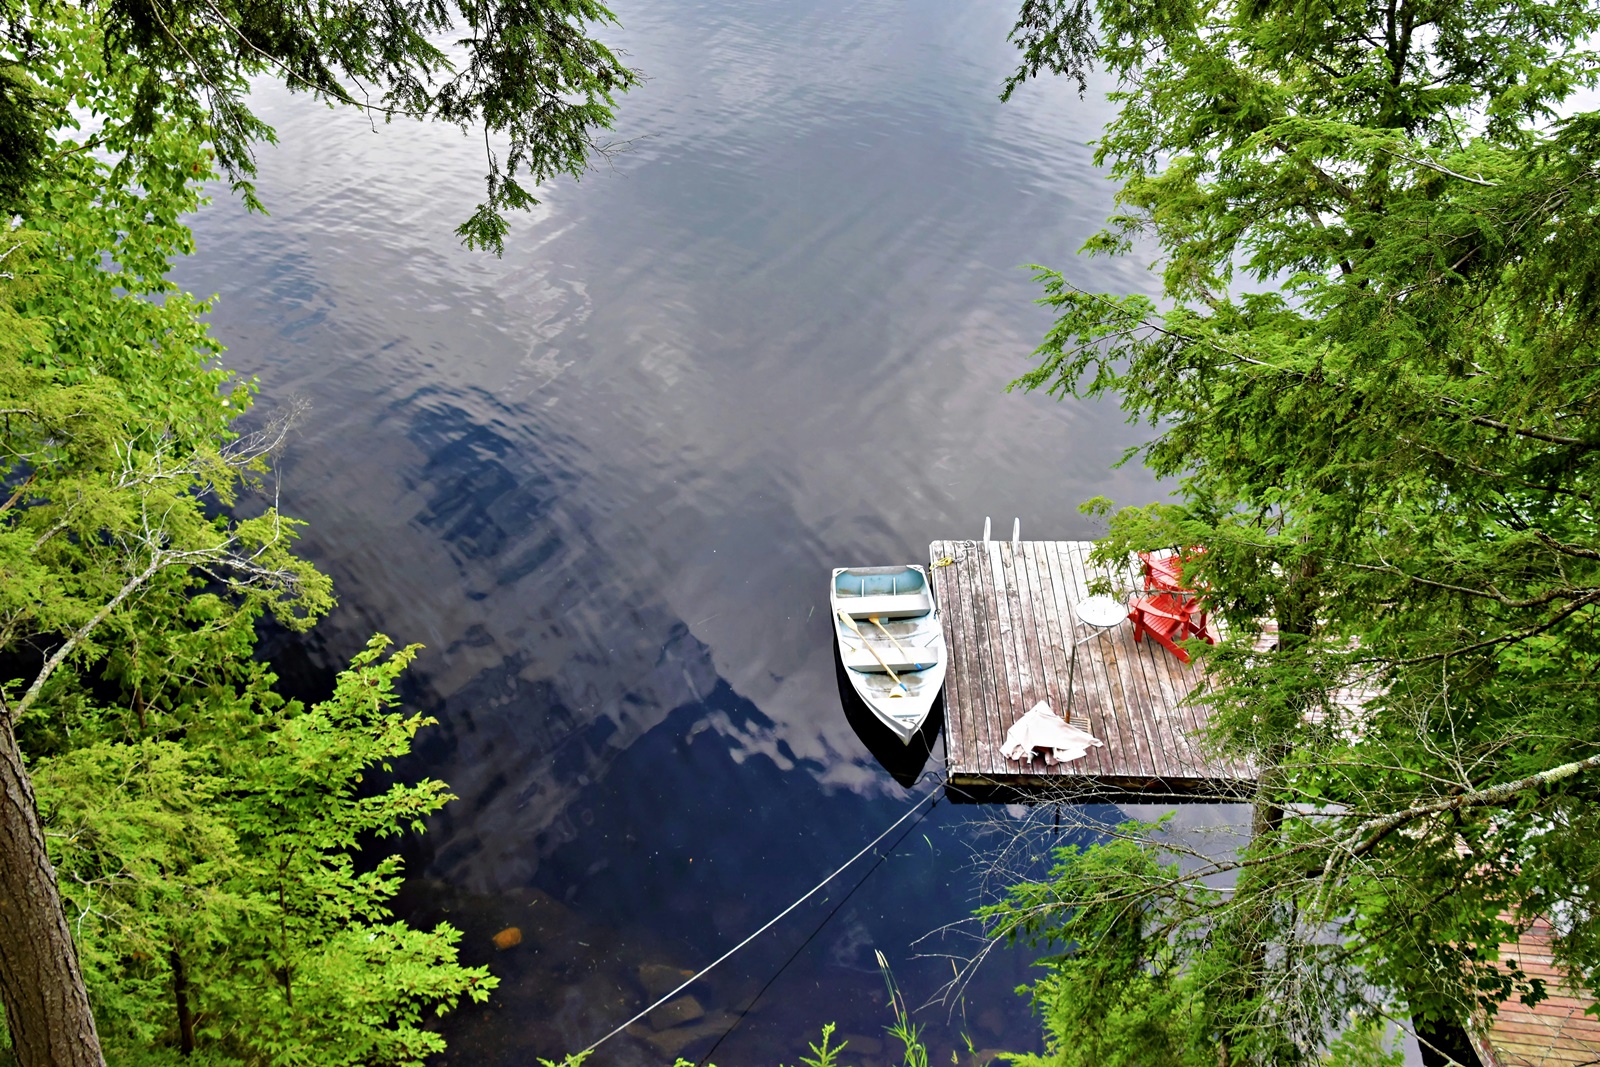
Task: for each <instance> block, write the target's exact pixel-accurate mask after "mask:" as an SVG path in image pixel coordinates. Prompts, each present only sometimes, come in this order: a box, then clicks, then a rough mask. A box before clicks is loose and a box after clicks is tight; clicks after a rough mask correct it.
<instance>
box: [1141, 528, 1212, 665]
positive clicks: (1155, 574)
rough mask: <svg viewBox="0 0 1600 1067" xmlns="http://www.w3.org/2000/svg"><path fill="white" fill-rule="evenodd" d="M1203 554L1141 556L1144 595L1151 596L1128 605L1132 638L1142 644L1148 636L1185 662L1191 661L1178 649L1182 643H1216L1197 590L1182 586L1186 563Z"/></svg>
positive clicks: (1190, 551)
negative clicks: (1188, 559) (1195, 639)
mask: <svg viewBox="0 0 1600 1067" xmlns="http://www.w3.org/2000/svg"><path fill="white" fill-rule="evenodd" d="M1203 551H1205V549H1203V548H1189V549H1185V550H1184V551H1183V552H1181V553H1179V554H1177V555H1172V556H1163V557H1160V558H1157V557H1155V556H1153V555H1151V554H1150V553H1149V552H1141V553H1139V560H1140V562H1141V563H1142V564H1143V565H1144V566H1143V569H1144V587H1145V592H1146V593H1148V594H1149V595H1148V596H1143V597H1136V598H1135V599H1134V600H1132V601H1131V602H1130V603H1129V604H1128V617H1129V618H1131V619H1132V620H1133V639H1134V640H1135V641H1142V640H1144V638H1145V636H1146V635H1148V636H1149V637H1150V638H1151V639H1152V640H1154V641H1155V642H1156V643H1157V644H1160V645H1162V646H1163V647H1165V648H1166V649H1167V650H1168V651H1169V652H1171V653H1172V654H1173V655H1174V656H1177V657H1178V659H1179V660H1180V661H1181V662H1183V663H1188V662H1189V654H1188V653H1187V652H1185V651H1184V650H1183V649H1181V648H1179V647H1178V642H1179V641H1185V640H1188V639H1189V638H1191V637H1198V638H1200V639H1202V640H1203V641H1205V642H1206V644H1208V645H1214V644H1216V640H1215V639H1214V638H1213V637H1212V636H1211V632H1210V627H1209V625H1208V623H1209V619H1208V617H1207V613H1206V609H1205V605H1204V603H1203V602H1202V601H1201V600H1200V597H1199V596H1197V595H1196V594H1195V592H1194V590H1192V589H1189V588H1186V587H1185V586H1184V584H1183V562H1184V560H1185V559H1187V558H1189V557H1191V556H1193V555H1194V554H1195V553H1198V552H1203Z"/></svg>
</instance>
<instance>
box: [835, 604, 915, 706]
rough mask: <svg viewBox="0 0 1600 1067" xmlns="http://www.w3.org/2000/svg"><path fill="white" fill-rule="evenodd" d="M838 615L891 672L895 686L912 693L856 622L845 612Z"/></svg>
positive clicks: (873, 656)
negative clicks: (857, 626)
mask: <svg viewBox="0 0 1600 1067" xmlns="http://www.w3.org/2000/svg"><path fill="white" fill-rule="evenodd" d="M838 615H839V618H840V619H841V620H842V621H843V622H844V624H845V625H846V626H848V627H850V632H851V633H853V634H855V635H856V636H857V637H859V638H861V643H862V644H863V645H866V646H867V651H868V652H871V653H872V658H873V659H875V660H877V661H878V666H880V667H882V668H883V669H884V670H886V671H888V672H889V677H890V678H892V679H893V680H894V684H895V685H898V686H899V687H900V688H901V689H905V691H906V692H908V693H909V692H911V690H910V689H907V688H906V683H904V682H902V681H901V680H900V676H899V675H898V674H896V673H894V668H893V667H891V666H889V665H888V664H887V663H885V662H884V659H883V657H882V656H880V655H878V650H877V649H875V648H873V647H872V642H871V641H868V640H867V635H866V634H864V633H862V632H861V631H860V630H859V629H857V628H856V624H855V620H854V619H852V618H850V616H848V615H846V614H845V613H844V612H843V611H840V612H839V613H838Z"/></svg>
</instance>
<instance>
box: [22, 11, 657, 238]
mask: <svg viewBox="0 0 1600 1067" xmlns="http://www.w3.org/2000/svg"><path fill="white" fill-rule="evenodd" d="M614 22H615V19H614V18H613V17H612V15H611V12H610V11H608V10H607V9H606V8H605V7H604V6H603V5H602V4H600V3H598V2H595V0H457V2H453V3H452V2H447V0H423V2H411V0H359V2H355V3H344V4H338V5H335V6H329V5H327V4H321V3H311V2H304V0H294V2H287V0H170V2H164V3H160V4H156V3H147V2H144V0H95V2H91V3H85V4H63V3H59V2H57V0H9V2H8V3H7V4H6V5H5V7H4V8H0V133H5V134H6V136H5V137H0V144H3V145H4V149H3V150H0V208H4V207H5V205H6V203H8V194H7V190H9V189H15V188H19V187H20V186H21V185H23V184H25V179H26V177H27V176H28V175H29V174H32V173H35V172H38V171H45V172H50V171H54V170H55V169H56V168H57V167H59V166H61V165H63V164H64V163H66V162H69V161H71V160H72V159H73V158H74V154H75V153H77V152H78V150H79V148H80V146H78V145H74V144H72V143H70V142H69V143H66V144H52V143H51V137H50V136H49V134H50V133H54V132H57V131H59V130H62V129H65V128H71V127H74V126H75V125H76V122H77V118H76V116H78V115H79V114H82V113H87V114H88V115H90V116H92V118H93V120H94V128H93V129H92V131H91V133H90V135H89V137H88V138H87V142H86V143H87V145H88V146H90V147H92V148H94V149H95V150H96V151H97V152H99V153H111V154H112V155H114V156H121V157H122V159H123V161H124V162H125V163H126V162H127V161H128V160H130V159H133V160H136V161H137V162H136V163H135V164H134V166H135V168H136V169H137V168H140V167H145V166H147V165H149V164H151V163H156V162H161V161H163V157H164V155H165V153H166V149H164V147H163V144H164V143H165V142H168V141H170V139H171V138H172V137H173V136H174V135H178V136H181V137H186V138H189V139H192V140H193V142H194V143H196V144H199V145H203V146H205V147H206V149H207V151H208V152H210V153H211V154H212V155H213V156H214V157H215V160H216V163H217V165H218V166H219V167H220V168H221V170H222V172H223V173H224V174H225V175H227V177H228V178H230V179H231V180H232V181H233V184H234V187H235V189H237V190H238V191H239V192H240V193H242V194H243V195H244V197H245V198H246V201H247V202H248V203H250V204H251V205H252V206H255V207H259V206H260V205H259V203H258V202H257V201H256V199H255V194H254V189H253V187H252V186H251V184H250V178H251V177H252V176H253V174H254V173H255V160H254V146H255V145H256V144H257V143H259V142H263V141H265V142H272V141H274V140H275V135H274V133H273V131H272V129H271V127H269V126H267V125H266V124H265V123H264V122H262V120H261V119H260V118H259V117H258V116H257V115H256V114H255V112H254V111H252V110H251V108H250V102H249V92H250V84H251V82H252V80H253V79H256V78H260V77H269V78H273V79H276V80H279V81H281V82H282V83H283V84H284V85H286V86H287V87H288V88H289V89H291V90H293V91H297V92H309V93H311V94H313V95H314V96H316V97H318V98H319V99H322V100H325V101H327V102H329V103H330V104H334V105H344V106H351V107H357V108H360V109H362V110H364V111H367V112H369V113H370V114H372V115H374V116H381V117H382V118H383V120H384V121H385V122H389V121H392V120H393V119H395V118H413V119H433V120H438V121H443V122H448V123H451V124H454V125H457V126H459V127H461V128H462V130H463V131H465V132H476V131H477V130H478V129H479V128H480V127H481V128H482V129H483V133H484V135H485V154H486V167H487V175H486V179H485V181H486V186H487V189H486V195H485V198H484V200H483V202H482V203H481V204H479V205H478V208H477V210H476V211H475V212H474V213H473V215H472V216H471V217H470V218H469V219H468V220H467V221H465V222H464V223H463V224H462V225H461V227H460V228H459V229H458V231H457V232H458V233H459V234H460V235H461V237H462V239H463V240H464V241H465V242H466V243H467V244H468V245H470V246H473V247H481V248H490V249H493V250H495V251H496V252H499V251H500V250H501V248H502V245H503V241H504V237H505V234H506V231H507V227H508V224H507V221H506V218H505V213H506V212H508V211H512V210H517V209H521V208H525V207H528V206H529V205H531V204H534V203H536V202H537V201H536V199H535V197H534V195H533V192H532V190H533V189H534V188H535V187H537V186H538V184H539V183H541V182H544V181H546V180H548V179H550V178H553V177H555V176H557V175H559V174H570V175H573V176H574V177H576V176H578V175H580V174H581V173H582V172H583V170H584V169H585V167H586V166H587V165H588V161H589V158H590V154H591V152H593V151H595V150H596V145H595V142H594V139H593V138H594V134H595V133H596V131H601V130H606V129H609V128H610V127H611V125H612V121H613V108H614V106H615V103H616V96H617V94H619V93H622V92H625V91H626V90H628V89H629V88H631V87H633V86H634V85H635V84H637V83H638V80H639V77H638V74H637V73H636V72H634V71H633V70H630V69H629V68H627V67H626V66H624V65H623V64H622V61H621V60H620V59H619V57H618V56H617V55H616V54H614V53H613V52H611V51H610V50H609V49H607V48H606V47H605V45H603V44H601V43H600V42H599V41H597V40H595V39H594V38H592V37H590V36H588V30H589V28H590V27H591V26H592V25H594V24H597V23H599V24H606V23H614ZM456 34H459V35H460V36H459V37H457V38H456V39H455V40H454V41H452V42H450V43H449V44H445V43H443V40H444V39H446V38H449V37H450V36H451V35H456ZM11 71H17V72H20V73H19V74H18V76H17V77H16V78H12V76H11V74H10V73H8V72H11ZM77 75H84V76H85V77H84V78H83V79H82V80H81V81H78V83H77V84H75V85H68V86H66V87H65V91H60V90H61V88H62V87H60V86H58V85H56V84H55V83H56V82H58V81H68V82H72V81H74V80H76V76H77ZM30 76H31V79H30ZM36 86H43V87H45V88H47V89H48V90H49V92H47V93H45V94H43V95H40V94H39V93H38V92H36V91H35V89H36ZM46 100H47V101H49V102H51V103H52V104H53V105H54V106H53V107H49V108H46V107H43V106H42V105H41V101H46ZM68 104H70V105H72V106H73V107H75V108H76V109H78V110H76V111H67V110H66V108H67V106H68ZM490 134H493V135H494V139H495V140H497V141H502V142H503V144H504V148H503V150H500V151H497V150H495V149H494V148H493V147H491V145H490V140H489V135H490ZM79 162H80V163H82V164H83V165H91V164H90V163H89V162H88V161H87V160H80V161H79ZM165 162H168V163H170V162H172V161H171V160H165ZM195 173H198V172H195ZM118 177H119V179H120V180H119V182H117V183H116V184H114V185H112V186H109V187H107V189H108V191H109V190H127V189H129V188H132V183H131V182H129V181H127V180H126V179H127V178H128V177H129V174H128V173H124V174H121V175H119V176H118ZM130 236H132V235H130ZM90 266H92V267H93V266H98V264H97V263H95V262H93V261H91V263H90Z"/></svg>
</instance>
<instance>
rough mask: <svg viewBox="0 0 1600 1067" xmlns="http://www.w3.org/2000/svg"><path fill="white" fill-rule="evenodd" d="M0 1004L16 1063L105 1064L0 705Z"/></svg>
mask: <svg viewBox="0 0 1600 1067" xmlns="http://www.w3.org/2000/svg"><path fill="white" fill-rule="evenodd" d="M0 1003H3V1004H4V1005H5V1010H6V1026H7V1027H8V1028H9V1029H10V1031H11V1044H12V1047H13V1048H14V1049H15V1050H16V1057H17V1063H18V1064H20V1065H21V1067H105V1059H104V1057H102V1056H101V1055H100V1035H99V1034H98V1033H97V1032H96V1031H95V1026H94V1014H93V1013H92V1012H91V1011H90V1010H89V994H88V993H87V991H85V989H84V987H83V972H82V971H80V970H79V969H78V952H77V949H76V948H74V947H73V944H72V931H71V929H70V928H69V927H68V926H67V917H66V914H65V913H64V912H63V911H62V910H61V894H60V892H59V890H58V889H57V888H56V870H55V867H53V866H52V865H51V863H50V857H49V855H48V854H47V853H46V852H45V844H44V830H43V828H42V827H41V826H40V825H39V809H38V806H37V805H36V804H35V802H34V797H33V783H32V782H30V781H29V780H28V771H27V768H26V767H24V766H23V764H22V752H21V750H20V749H18V748H17V738H16V735H15V734H14V733H13V732H12V729H11V720H10V718H9V716H8V715H7V714H6V713H5V710H4V709H3V708H0Z"/></svg>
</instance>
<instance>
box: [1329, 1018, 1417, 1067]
mask: <svg viewBox="0 0 1600 1067" xmlns="http://www.w3.org/2000/svg"><path fill="white" fill-rule="evenodd" d="M1405 1059H1406V1057H1405V1050H1404V1049H1403V1048H1401V1047H1400V1045H1399V1043H1398V1042H1396V1043H1395V1046H1394V1047H1393V1048H1389V1047H1388V1046H1387V1045H1386V1044H1385V1042H1384V1027H1383V1024H1382V1023H1381V1022H1379V1021H1377V1020H1372V1019H1366V1020H1363V1019H1352V1020H1351V1025H1350V1026H1349V1028H1348V1029H1346V1030H1345V1031H1344V1032H1343V1033H1341V1034H1340V1035H1339V1037H1338V1038H1337V1039H1336V1040H1335V1041H1334V1042H1333V1044H1331V1045H1329V1046H1328V1054H1327V1055H1326V1056H1325V1057H1323V1063H1324V1064H1326V1067H1400V1065H1401V1064H1403V1063H1404V1062H1405Z"/></svg>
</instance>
